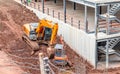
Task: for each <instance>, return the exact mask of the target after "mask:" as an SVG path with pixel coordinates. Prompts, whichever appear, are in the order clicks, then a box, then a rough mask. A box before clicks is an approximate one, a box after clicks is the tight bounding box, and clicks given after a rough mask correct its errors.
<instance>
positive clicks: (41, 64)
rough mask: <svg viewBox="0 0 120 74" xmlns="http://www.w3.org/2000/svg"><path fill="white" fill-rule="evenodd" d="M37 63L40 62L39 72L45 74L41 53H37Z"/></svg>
mask: <svg viewBox="0 0 120 74" xmlns="http://www.w3.org/2000/svg"><path fill="white" fill-rule="evenodd" d="M39 62H40V72H41V74H45V69H44V61H43V53H39Z"/></svg>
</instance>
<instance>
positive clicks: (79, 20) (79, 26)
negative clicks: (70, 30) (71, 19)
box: [78, 20, 80, 29]
mask: <svg viewBox="0 0 120 74" xmlns="http://www.w3.org/2000/svg"><path fill="white" fill-rule="evenodd" d="M78 29H80V20H79V21H78Z"/></svg>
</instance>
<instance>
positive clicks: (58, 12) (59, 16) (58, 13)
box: [58, 12, 60, 20]
mask: <svg viewBox="0 0 120 74" xmlns="http://www.w3.org/2000/svg"><path fill="white" fill-rule="evenodd" d="M58 19H59V20H60V12H58Z"/></svg>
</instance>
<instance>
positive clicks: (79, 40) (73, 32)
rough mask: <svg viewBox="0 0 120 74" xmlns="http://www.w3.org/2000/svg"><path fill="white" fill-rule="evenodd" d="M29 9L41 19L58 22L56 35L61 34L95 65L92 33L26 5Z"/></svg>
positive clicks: (77, 51)
mask: <svg viewBox="0 0 120 74" xmlns="http://www.w3.org/2000/svg"><path fill="white" fill-rule="evenodd" d="M27 8H28V9H30V10H33V12H34V13H36V15H37V16H38V17H39V18H40V19H41V18H46V19H49V20H53V21H55V22H58V24H59V29H58V35H60V34H62V35H63V37H64V40H65V42H66V43H67V44H68V45H69V46H70V47H71V48H73V50H74V51H75V52H76V53H78V54H79V55H80V56H82V57H83V58H85V59H87V60H88V61H89V62H90V63H91V64H92V65H93V66H95V61H96V54H95V53H96V50H95V48H96V47H95V45H96V39H95V36H94V35H93V34H92V35H91V34H86V33H85V32H84V31H82V30H79V29H77V28H75V27H72V26H71V25H68V24H66V23H64V22H62V21H59V20H57V19H55V18H52V17H51V16H48V15H46V14H43V13H41V12H39V11H38V10H36V9H33V8H30V7H27Z"/></svg>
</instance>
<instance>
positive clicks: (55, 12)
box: [28, 1, 85, 30]
mask: <svg viewBox="0 0 120 74" xmlns="http://www.w3.org/2000/svg"><path fill="white" fill-rule="evenodd" d="M28 6H30V7H32V8H35V9H37V10H39V11H41V12H43V9H42V5H41V2H34V1H32V2H30V3H29V4H28ZM44 14H47V15H49V16H52V17H53V18H56V19H58V20H61V21H64V13H63V12H62V11H58V10H54V9H51V8H49V7H44ZM66 23H67V24H70V25H71V26H74V27H76V28H78V29H81V30H85V27H84V24H85V23H84V20H79V19H77V18H74V17H72V16H70V15H69V14H66Z"/></svg>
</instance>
